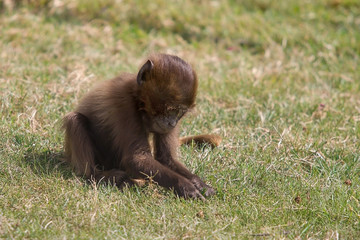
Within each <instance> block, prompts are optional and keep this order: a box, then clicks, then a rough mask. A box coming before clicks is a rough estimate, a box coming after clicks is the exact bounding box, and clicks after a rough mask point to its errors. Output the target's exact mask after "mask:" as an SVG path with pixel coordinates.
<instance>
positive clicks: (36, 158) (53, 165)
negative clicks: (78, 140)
mask: <svg viewBox="0 0 360 240" xmlns="http://www.w3.org/2000/svg"><path fill="white" fill-rule="evenodd" d="M64 158H65V156H64V152H62V151H50V150H46V151H43V152H35V151H32V152H29V153H27V154H25V157H24V163H25V165H26V166H29V167H30V168H31V170H32V171H33V172H34V173H35V174H37V175H61V176H63V177H64V179H69V178H72V177H73V172H72V169H71V167H70V165H69V164H68V163H66V162H65V161H64Z"/></svg>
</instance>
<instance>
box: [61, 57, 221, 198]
mask: <svg viewBox="0 0 360 240" xmlns="http://www.w3.org/2000/svg"><path fill="white" fill-rule="evenodd" d="M197 86H198V81H197V77H196V74H195V72H194V70H193V69H192V68H191V66H190V65H189V64H188V63H186V62H185V61H183V60H182V59H180V58H179V57H176V56H172V55H167V54H156V55H152V56H150V57H149V59H148V60H147V61H146V62H145V64H144V65H143V66H142V67H141V68H140V70H139V72H138V74H137V75H136V74H130V73H124V74H121V75H120V76H119V77H117V78H114V79H112V80H109V81H105V82H103V83H102V84H100V85H99V86H98V87H96V88H95V89H93V90H92V91H91V92H89V93H88V94H87V95H86V96H85V97H84V98H83V99H82V100H81V102H80V104H79V106H78V107H77V109H76V110H75V111H74V112H71V113H69V114H67V115H66V116H65V118H64V125H63V127H64V129H65V151H66V154H67V161H69V162H70V163H71V165H72V166H73V167H74V168H75V170H76V172H77V174H79V175H83V176H85V177H86V178H89V179H90V178H93V179H95V180H97V181H100V180H101V181H106V182H111V183H113V184H116V185H117V186H118V187H119V188H122V187H123V186H125V185H131V184H133V183H134V181H133V180H132V179H144V178H147V177H151V178H152V180H153V181H155V182H157V183H158V184H159V185H161V186H163V187H165V188H169V189H173V190H174V191H175V192H176V193H177V194H178V195H179V196H182V197H185V198H200V199H204V196H205V197H207V196H210V195H213V194H214V193H215V191H214V189H213V188H212V187H210V186H209V185H207V184H205V183H204V182H203V181H202V180H201V179H200V178H199V177H198V176H197V175H195V174H193V173H191V172H190V171H189V170H188V169H187V168H186V167H185V166H184V165H183V164H182V163H180V162H179V161H178V157H177V148H178V145H179V124H178V122H179V120H180V119H181V118H182V117H183V116H184V114H185V113H186V112H188V111H189V109H191V108H193V107H194V102H195V96H196V90H197ZM149 136H152V138H153V139H152V140H153V151H152V150H151V146H150V144H149ZM220 140H221V139H220V138H219V137H218V136H214V135H200V136H194V137H187V138H183V139H180V142H181V143H189V142H191V141H195V142H196V143H204V142H205V143H209V144H210V145H212V146H217V145H218V143H219V141H220Z"/></svg>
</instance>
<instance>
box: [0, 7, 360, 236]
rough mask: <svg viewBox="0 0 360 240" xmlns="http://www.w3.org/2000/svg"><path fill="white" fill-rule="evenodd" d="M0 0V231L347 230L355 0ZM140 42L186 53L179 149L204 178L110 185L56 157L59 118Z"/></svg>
mask: <svg viewBox="0 0 360 240" xmlns="http://www.w3.org/2000/svg"><path fill="white" fill-rule="evenodd" d="M15 2H19V1H10V0H7V1H0V8H1V14H0V93H1V95H0V97H1V98H0V101H1V102H0V103H1V110H0V111H1V115H0V118H1V119H0V138H1V142H0V237H1V238H15V239H20V238H31V239H32V238H38V239H49V238H50V239H51V238H59V239H60V238H70V239H72V238H77V239H88V238H95V239H103V238H110V239H238V238H244V239H253V238H255V239H272V238H276V239H279V238H290V239H298V238H304V239H307V238H312V239H337V238H341V239H353V238H355V237H358V236H359V234H360V187H359V184H360V180H359V177H360V152H359V151H360V150H359V149H360V140H359V137H360V67H359V60H360V59H359V57H360V44H359V43H360V4H359V2H358V1H357V0H319V1H295V0H283V1H268V0H255V1H250V0H249V1H246V0H244V1H230V0H229V1H168V0H166V1H165V0H152V1H127V0H124V1H116V0H107V1H101V2H100V1H85V0H76V1H66V0H58V1H55V0H54V1H50V0H43V1H31V0H28V1H24V2H23V3H22V4H19V3H18V4H13V3H15ZM151 52H167V53H172V54H176V55H179V56H180V57H182V58H184V59H186V60H188V61H189V62H191V63H192V65H193V66H194V68H195V69H196V70H197V72H198V76H199V78H200V86H199V93H198V100H197V110H196V111H194V113H193V114H192V115H190V116H189V117H188V118H187V119H186V120H184V122H183V127H182V133H181V134H182V135H188V134H198V133H206V132H214V133H217V134H220V135H222V136H223V138H224V140H223V144H222V146H221V147H219V148H217V149H214V150H212V151H211V150H210V149H208V148H204V149H197V148H193V147H182V148H181V150H180V151H181V156H182V157H181V158H182V160H183V161H184V162H185V163H186V165H187V166H188V167H189V168H190V169H191V170H192V171H194V172H195V173H197V174H198V175H199V176H201V177H202V178H204V179H206V180H207V182H208V183H210V184H211V185H212V186H214V187H215V188H216V189H217V195H216V196H215V197H213V198H211V199H209V200H207V201H206V202H201V201H193V200H187V201H186V200H183V199H178V198H176V197H175V196H174V194H172V193H171V192H169V191H166V190H163V189H161V188H159V187H158V186H156V185H153V184H151V185H148V186H146V187H144V188H136V189H127V190H125V191H124V192H119V191H118V190H117V189H115V188H112V187H108V186H101V185H100V186H99V185H95V184H86V183H85V181H84V180H83V179H82V178H79V177H77V176H74V174H73V173H72V171H71V169H70V168H69V167H68V166H67V165H65V164H63V163H61V161H60V160H61V156H62V152H63V145H62V142H63V133H62V132H61V130H60V125H61V118H62V117H63V116H64V115H65V114H66V113H67V112H69V111H71V110H72V109H73V108H74V107H75V105H76V103H77V102H78V101H79V98H81V96H83V94H84V93H85V92H87V91H88V89H89V88H90V87H91V86H92V85H93V84H94V83H95V82H98V81H102V80H105V79H108V78H111V77H114V76H116V75H117V74H118V73H119V72H123V71H128V72H136V71H137V69H138V67H139V65H140V64H141V62H142V61H143V60H144V59H145V58H146V56H147V55H148V54H149V53H151Z"/></svg>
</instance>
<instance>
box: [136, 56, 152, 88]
mask: <svg viewBox="0 0 360 240" xmlns="http://www.w3.org/2000/svg"><path fill="white" fill-rule="evenodd" d="M153 67H154V64H153V62H152V61H151V60H150V59H149V60H147V61H146V63H145V64H144V65H143V66H142V67H141V68H140V70H139V73H138V75H137V77H136V80H137V83H138V84H139V85H141V84H143V82H145V77H146V75H147V74H148V73H149V72H150V70H151V69H152V68H153Z"/></svg>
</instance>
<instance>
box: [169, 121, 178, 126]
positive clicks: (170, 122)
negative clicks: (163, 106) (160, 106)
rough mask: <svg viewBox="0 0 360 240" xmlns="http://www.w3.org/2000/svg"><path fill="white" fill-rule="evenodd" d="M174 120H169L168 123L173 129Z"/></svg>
mask: <svg viewBox="0 0 360 240" xmlns="http://www.w3.org/2000/svg"><path fill="white" fill-rule="evenodd" d="M176 123H177V122H176V120H170V121H169V125H170V126H171V127H175V126H176Z"/></svg>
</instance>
